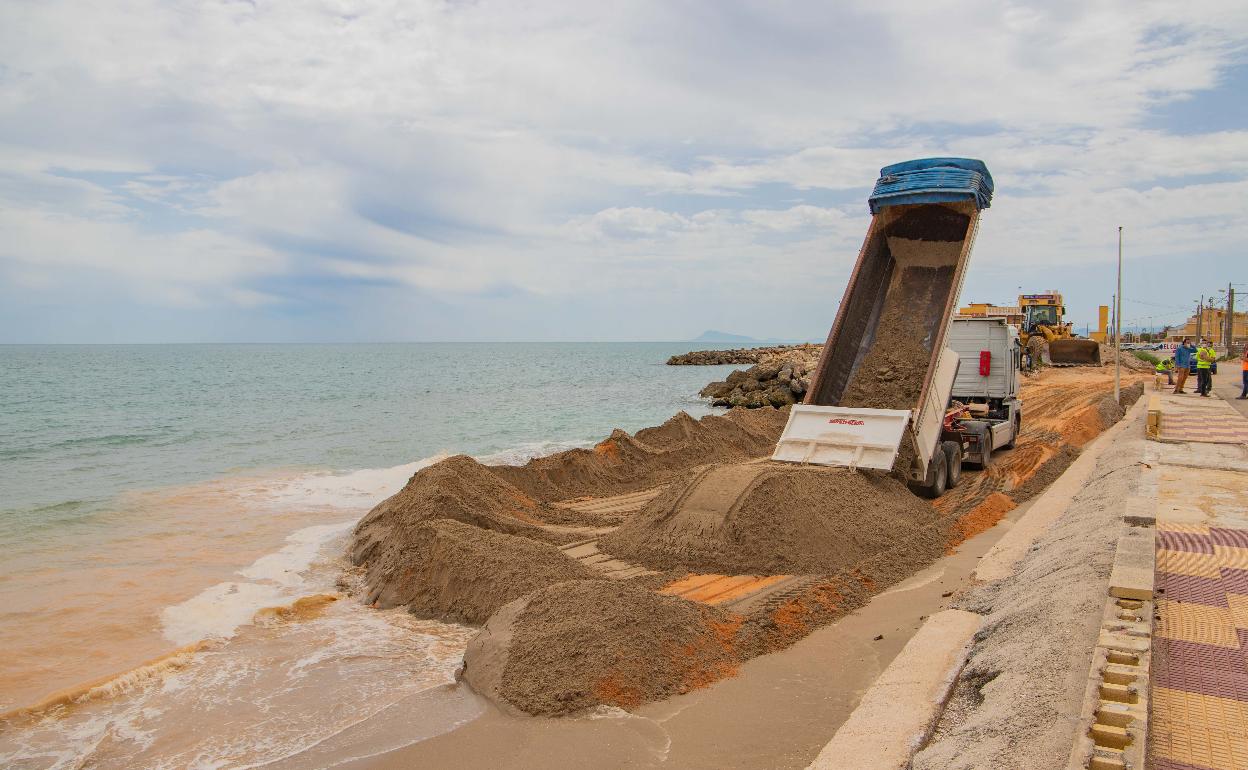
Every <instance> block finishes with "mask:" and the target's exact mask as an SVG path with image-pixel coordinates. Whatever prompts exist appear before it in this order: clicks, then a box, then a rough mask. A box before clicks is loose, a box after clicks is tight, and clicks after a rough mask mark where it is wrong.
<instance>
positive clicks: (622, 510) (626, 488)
mask: <svg viewBox="0 0 1248 770" xmlns="http://www.w3.org/2000/svg"><path fill="white" fill-rule="evenodd" d="M1132 378H1134V379H1132ZM1139 379H1140V375H1137V374H1129V375H1127V381H1128V382H1129V383H1135V382H1136V381H1138V380H1139ZM1139 388H1142V386H1138V385H1137V386H1136V387H1133V388H1131V389H1130V390H1129V392H1130V393H1131V394H1132V395H1137V396H1138V392H1139ZM1111 392H1112V373H1111V372H1109V370H1107V369H1081V370H1074V369H1070V370H1048V371H1045V372H1044V373H1042V374H1041V375H1038V376H1035V377H1033V378H1030V379H1029V380H1028V381H1027V382H1026V383H1025V385H1024V387H1023V394H1022V397H1023V401H1024V404H1025V414H1026V417H1025V418H1024V423H1023V431H1022V434H1021V435H1020V437H1019V440H1018V444H1017V447H1016V448H1015V449H1013V450H1008V451H1001V452H999V453H998V454H996V455H994V458H993V462H992V463H990V464H989V466H988V468H987V469H985V470H984V471H980V472H970V471H968V472H967V473H966V474H965V475H964V476H963V477H962V482H961V484H960V485H959V486H958V487H957V488H955V489H953V490H950V492H949V493H947V494H946V495H945V496H944V497H942V498H940V499H939V500H938V501H936V502H935V503H934V504H933V503H931V502H928V501H925V500H921V499H920V498H918V497H916V496H914V495H913V494H911V493H910V492H909V491H908V490H907V489H906V488H905V486H904V485H903V484H902V482H900V481H898V480H897V479H895V478H892V477H890V476H887V475H886V474H883V473H880V472H874V471H866V472H864V471H849V470H845V469H832V468H822V467H803V466H794V465H786V464H780V463H774V462H772V461H770V460H767V459H766V457H767V456H768V455H769V453H770V451H771V449H772V447H773V445H774V442H775V440H776V438H777V437H778V435H779V434H780V431H781V429H782V428H783V425H784V421H785V419H786V416H787V410H784V409H771V408H766V409H757V410H744V409H734V410H732V411H731V412H729V413H727V414H725V415H722V416H711V417H706V418H703V419H701V420H694V419H692V418H690V417H688V416H687V415H684V414H681V415H677V416H676V417H674V418H672V419H671V420H669V421H668V422H666V423H665V424H664V425H662V426H659V427H657V428H651V429H647V430H643V431H639V432H638V433H637V434H635V435H632V436H629V435H628V434H625V433H623V432H622V431H616V432H615V433H613V434H612V435H611V437H610V438H608V439H606V440H605V441H603V442H602V443H600V444H599V445H597V446H596V447H595V448H593V449H592V450H573V451H571V452H563V453H560V454H556V455H551V456H548V457H544V458H540V459H538V460H534V461H531V462H530V463H528V464H527V465H524V466H519V467H513V466H486V465H482V464H480V463H477V462H476V461H473V460H471V458H466V457H457V458H450V459H449V460H447V461H444V462H443V463H439V464H438V465H435V466H431V467H430V468H426V469H424V470H422V471H420V472H418V473H417V474H416V475H415V476H413V478H412V479H411V480H410V481H409V483H408V484H407V485H406V486H405V488H404V489H403V490H402V491H400V492H399V493H398V494H396V495H394V496H393V497H391V498H390V499H388V500H386V501H385V502H383V503H382V504H380V505H378V506H377V507H376V508H375V509H374V510H373V511H372V512H371V513H370V514H369V515H368V516H366V517H365V518H364V519H363V520H362V521H361V523H360V525H359V526H358V527H357V529H356V532H355V535H354V538H353V543H352V557H353V560H354V561H355V562H356V563H357V564H359V565H360V566H361V567H362V568H363V570H364V572H365V581H364V582H365V585H366V589H365V591H366V595H364V596H362V597H361V599H363V600H365V601H368V602H369V603H374V604H376V605H377V606H379V607H388V606H405V607H407V608H408V609H409V610H410V611H412V612H414V613H416V614H418V615H421V616H424V617H435V618H439V619H445V620H453V621H456V622H466V623H471V624H480V623H482V622H485V624H486V625H485V630H484V631H483V632H482V634H481V635H480V636H479V637H478V641H477V642H474V644H473V645H472V646H470V648H469V650H468V652H467V654H466V656H465V668H466V679H467V681H468V682H469V683H470V684H473V685H474V686H476V687H478V688H480V690H481V692H482V693H483V694H485V695H486V696H487V697H490V698H492V699H494V700H495V701H496V702H498V703H499V704H500V706H502V707H503V708H505V709H506V710H509V711H512V712H524V713H530V714H544V715H569V714H576V713H580V712H583V711H585V710H587V709H592V708H594V707H599V706H610V707H618V708H624V709H634V708H637V707H638V706H640V705H641V704H644V703H646V702H651V701H654V700H659V699H664V698H667V697H670V696H671V695H674V694H678V693H682V692H688V691H690V690H693V689H697V688H701V687H705V686H706V685H709V684H711V683H712V682H715V681H717V680H720V679H723V678H725V677H730V676H732V674H733V673H734V672H735V671H736V670H737V667H738V666H739V665H740V664H741V663H742V662H743V661H745V660H748V659H750V658H753V657H755V656H758V655H761V654H764V653H768V652H774V651H776V650H780V649H783V648H785V647H787V646H788V645H791V644H792V643H794V642H795V641H797V640H799V639H801V638H802V637H804V636H805V635H807V634H809V633H810V632H811V631H812V630H814V629H816V628H818V627H820V626H823V625H826V624H827V623H829V622H832V621H835V620H837V619H838V618H841V617H843V616H845V615H846V614H847V613H849V612H851V611H853V610H855V609H857V608H859V607H861V606H863V604H865V603H866V602H867V601H868V600H869V599H870V597H871V596H872V595H875V594H878V593H879V592H880V591H882V590H884V589H886V588H888V587H889V586H891V585H895V584H896V583H898V582H899V581H902V580H904V579H906V578H907V577H909V576H911V575H913V574H915V573H917V572H919V571H920V570H922V569H924V568H925V567H926V566H927V565H929V564H932V563H933V562H934V561H936V560H937V559H939V558H940V557H941V556H942V555H944V554H946V553H949V552H952V551H955V550H956V549H957V548H958V547H959V545H960V544H961V543H963V542H964V541H966V540H967V539H968V538H971V537H973V536H974V535H975V534H977V533H979V532H982V531H984V530H986V529H988V528H991V527H992V526H994V525H995V524H996V523H997V522H998V521H999V520H1000V519H1001V518H1002V517H1003V516H1006V515H1008V514H1009V512H1010V510H1011V509H1012V508H1013V507H1014V505H1015V504H1016V503H1017V502H1019V499H1021V498H1025V497H1027V496H1030V495H1032V494H1034V493H1035V491H1036V488H1035V487H1036V485H1037V484H1042V483H1047V478H1048V476H1050V475H1056V473H1060V468H1063V467H1064V464H1065V463H1066V462H1068V458H1069V457H1073V455H1074V453H1077V451H1078V449H1079V448H1080V447H1082V446H1083V445H1084V444H1085V443H1087V442H1088V441H1089V440H1090V439H1091V438H1093V437H1094V436H1096V435H1097V434H1098V433H1100V432H1101V431H1102V430H1104V429H1105V428H1106V427H1108V425H1109V424H1111V423H1112V421H1114V420H1116V419H1117V418H1118V417H1120V416H1121V414H1122V412H1121V409H1120V408H1118V407H1117V405H1114V404H1110V405H1109V406H1112V407H1113V408H1109V407H1107V405H1106V403H1105V399H1106V397H1107V396H1109V394H1110V393H1111ZM1054 471H1056V473H1053V472H1054ZM1032 479H1036V480H1037V481H1036V482H1035V483H1029V482H1031V480H1032ZM447 519H453V520H455V521H454V522H451V523H448V522H446V521H445V520H447ZM477 540H479V541H480V542H479V543H478V542H476V541H477ZM561 560H562V561H561ZM491 615H492V617H491ZM487 617H488V618H489V619H488V620H486V618H487ZM681 661H683V662H681Z"/></svg>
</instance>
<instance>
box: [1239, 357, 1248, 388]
mask: <svg viewBox="0 0 1248 770" xmlns="http://www.w3.org/2000/svg"><path fill="white" fill-rule="evenodd" d="M1242 363H1243V365H1244V392H1243V393H1240V394H1239V397H1240V398H1241V399H1244V398H1248V345H1244V357H1243V359H1242Z"/></svg>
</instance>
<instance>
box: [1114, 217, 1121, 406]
mask: <svg viewBox="0 0 1248 770" xmlns="http://www.w3.org/2000/svg"><path fill="white" fill-rule="evenodd" d="M1114 316H1115V318H1114V403H1118V404H1121V403H1122V225H1118V293H1117V294H1115V295H1114Z"/></svg>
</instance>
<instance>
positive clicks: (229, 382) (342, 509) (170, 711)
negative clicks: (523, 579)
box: [0, 342, 733, 770]
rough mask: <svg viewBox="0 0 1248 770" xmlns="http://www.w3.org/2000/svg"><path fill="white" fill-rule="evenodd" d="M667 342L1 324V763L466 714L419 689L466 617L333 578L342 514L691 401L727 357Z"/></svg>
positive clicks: (451, 722)
mask: <svg viewBox="0 0 1248 770" xmlns="http://www.w3.org/2000/svg"><path fill="white" fill-rule="evenodd" d="M691 347H696V346H694V345H691V344H690V343H687V342H686V343H668V342H653V343H652V342H637V343H412V344H406V343H403V344H398V343H396V344H375V345H374V344H350V345H330V344H325V345H319V344H308V345H295V344H282V345H266V344H247V345H243V344H238V345H232V344H222V345H89V346H73V345H49V346H42V345H10V346H0V553H2V554H3V558H0V767H5V768H32V769H33V768H79V767H92V768H134V767H143V768H202V769H203V770H223V769H225V768H254V767H265V766H273V767H278V766H280V767H329V766H333V765H335V764H339V763H342V762H345V761H350V760H353V759H358V758H360V757H362V756H367V753H362V752H371V753H377V752H379V751H386V750H390V749H395V748H400V747H402V746H404V745H408V744H411V743H413V742H415V741H419V740H423V739H426V738H428V737H431V736H433V735H437V734H439V733H441V732H444V731H446V730H449V729H452V728H453V727H454V726H455V725H457V724H461V723H463V722H464V721H467V720H470V719H472V718H474V717H475V716H477V715H478V714H479V713H480V709H481V706H480V705H479V704H477V703H476V702H475V701H472V700H465V699H458V700H453V701H447V700H445V699H443V700H442V701H438V700H437V699H436V698H432V697H430V693H431V692H434V691H437V690H438V688H445V687H446V686H447V685H448V684H450V683H451V682H453V681H454V677H455V672H456V670H457V669H458V668H459V666H460V664H461V661H462V654H463V650H464V647H465V645H466V644H467V641H468V640H469V639H470V638H471V637H472V635H473V634H474V633H475V630H474V629H471V628H465V627H462V626H457V625H453V624H446V623H439V622H435V621H430V620H422V619H418V618H415V617H413V616H411V615H410V614H408V613H406V612H404V611H402V610H388V611H379V610H376V609H372V608H369V607H366V606H364V605H362V604H361V603H360V602H359V601H358V600H356V599H354V598H352V597H353V593H352V589H353V587H355V585H356V584H357V581H358V580H359V576H358V574H357V572H356V571H354V570H352V569H350V565H349V564H348V563H347V561H346V560H345V558H344V554H345V549H346V544H347V541H348V538H349V536H350V532H351V529H352V527H353V526H354V525H355V523H356V522H357V521H358V520H359V519H360V517H361V516H363V515H364V514H365V513H367V512H368V510H369V509H370V508H371V507H372V506H373V505H375V504H376V503H378V502H380V501H381V500H383V499H385V498H386V497H387V496H389V495H391V494H393V493H394V492H396V491H398V490H399V489H400V488H401V487H402V486H403V485H404V483H405V482H406V481H407V479H408V478H410V476H411V475H412V474H413V473H415V472H416V471H418V470H419V469H420V468H422V467H425V466H427V465H429V464H431V463H434V462H437V461H438V460H439V459H441V458H443V457H446V456H449V455H452V454H460V453H463V454H469V455H472V456H474V457H476V458H478V459H480V460H482V461H483V462H487V463H494V464H507V463H512V464H520V463H523V462H525V461H527V460H528V459H530V458H533V457H537V456H540V455H545V454H549V453H552V452H557V451H561V450H564V449H569V448H573V447H584V446H591V445H592V444H594V443H596V442H598V441H600V440H602V439H603V438H605V437H606V436H608V435H609V434H610V432H611V430H612V429H613V428H623V429H624V430H627V431H629V432H634V431H636V430H638V429H640V428H643V427H647V426H651V425H657V424H659V423H661V422H662V421H663V420H666V419H667V418H669V417H671V416H672V415H674V414H676V413H677V412H680V411H682V410H683V411H685V412H688V413H689V414H691V415H693V416H695V417H699V416H702V415H705V414H708V413H711V412H712V411H714V410H712V408H711V407H710V406H709V405H708V404H707V403H706V402H705V401H704V400H702V399H700V398H699V397H698V391H699V390H700V389H701V387H702V386H703V385H705V384H706V383H707V382H709V381H711V380H714V379H722V378H723V377H725V376H726V375H727V373H728V372H729V371H731V370H732V368H733V367H730V366H727V367H701V366H698V367H687V366H666V365H664V362H665V361H666V360H667V358H668V356H670V355H672V354H675V353H682V352H685V351H687V350H689V349H690V348H691ZM448 703H449V705H448Z"/></svg>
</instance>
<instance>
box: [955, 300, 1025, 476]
mask: <svg viewBox="0 0 1248 770" xmlns="http://www.w3.org/2000/svg"><path fill="white" fill-rule="evenodd" d="M946 344H947V345H948V346H949V347H950V348H952V349H953V351H954V352H955V353H957V354H958V361H959V366H958V375H957V377H955V378H954V381H953V389H952V390H951V392H950V394H949V397H950V404H951V405H953V402H958V403H961V404H964V405H966V407H967V410H968V411H969V412H970V417H969V418H962V419H960V420H959V421H958V422H959V424H960V426H961V431H962V433H963V434H964V436H965V437H966V440H967V447H966V458H965V459H967V460H969V461H970V462H972V463H974V464H976V465H978V466H979V467H981V468H982V467H984V466H986V465H987V464H988V462H989V460H990V459H991V456H992V452H993V450H994V449H1001V448H1007V449H1008V448H1010V447H1013V446H1014V442H1015V441H1016V440H1017V438H1018V432H1019V430H1021V429H1022V424H1023V417H1022V404H1021V402H1020V401H1019V399H1018V387H1019V371H1020V369H1021V368H1022V344H1021V343H1020V341H1019V335H1018V329H1017V328H1015V327H1014V326H1011V325H1010V324H1009V323H1007V322H1006V320H1005V319H1004V318H956V319H954V321H953V323H952V325H951V326H950V328H949V335H948V337H947V338H946Z"/></svg>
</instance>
